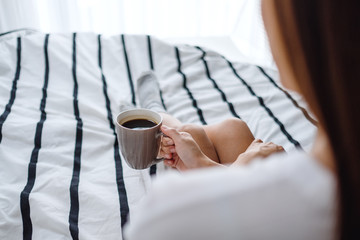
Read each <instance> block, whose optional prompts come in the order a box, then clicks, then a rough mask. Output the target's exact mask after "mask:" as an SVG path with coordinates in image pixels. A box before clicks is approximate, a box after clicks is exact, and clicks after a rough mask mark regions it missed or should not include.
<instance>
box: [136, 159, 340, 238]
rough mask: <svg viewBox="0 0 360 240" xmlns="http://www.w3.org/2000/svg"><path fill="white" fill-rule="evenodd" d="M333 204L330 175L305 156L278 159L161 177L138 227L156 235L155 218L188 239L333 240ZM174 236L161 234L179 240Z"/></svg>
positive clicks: (164, 226)
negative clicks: (147, 225)
mask: <svg viewBox="0 0 360 240" xmlns="http://www.w3.org/2000/svg"><path fill="white" fill-rule="evenodd" d="M334 199H335V180H334V177H333V176H332V175H331V173H330V172H328V171H327V170H326V169H324V168H323V167H322V166H321V165H319V164H318V163H317V162H316V161H315V160H313V159H311V157H310V156H308V155H307V154H305V153H294V154H280V155H275V156H273V157H270V158H269V159H266V160H257V161H255V162H254V163H252V164H251V165H249V166H246V167H239V168H229V169H225V170H224V169H215V168H214V169H206V170H198V171H192V172H189V173H186V174H181V175H179V174H171V175H169V176H164V177H162V178H159V179H158V180H157V181H156V182H155V184H154V187H153V191H152V193H151V194H150V195H149V197H148V198H147V199H146V200H145V202H144V204H143V205H142V207H141V208H142V209H143V211H145V212H147V213H146V215H147V216H150V217H149V218H148V217H144V216H143V217H142V219H141V220H140V222H143V223H144V225H146V224H145V222H146V221H150V222H152V224H151V226H152V229H149V231H150V232H152V233H155V232H154V231H155V230H154V229H156V227H155V228H154V219H156V220H157V221H156V224H155V225H158V224H159V227H161V228H166V226H167V227H170V228H171V226H172V225H179V224H181V228H182V229H186V233H185V232H182V233H181V234H180V233H179V232H178V234H180V236H181V238H184V237H186V238H187V239H195V238H197V239H219V237H220V238H221V239H239V236H243V237H244V239H248V238H255V239H262V238H267V239H269V238H270V239H284V238H285V237H289V238H291V239H329V235H326V236H324V233H326V232H331V229H332V228H333V225H334V219H335V217H334V216H335V200H334ZM144 209H146V210H144ZM136 221H137V220H135V222H136ZM136 224H139V222H137V223H136ZM130 229H131V228H130ZM175 232H177V231H176V230H175V231H173V230H171V231H169V232H167V230H162V231H161V234H165V235H166V236H167V237H168V238H167V239H177V237H176V236H175V235H176V234H175ZM155 234H157V233H155ZM168 234H170V235H168ZM173 234H175V235H173ZM189 234H190V235H189ZM269 236H270V237H269ZM330 236H331V235H330ZM156 237H157V238H158V239H162V238H159V237H161V235H157V236H156ZM324 237H327V238H324ZM179 239H180V238H179Z"/></svg>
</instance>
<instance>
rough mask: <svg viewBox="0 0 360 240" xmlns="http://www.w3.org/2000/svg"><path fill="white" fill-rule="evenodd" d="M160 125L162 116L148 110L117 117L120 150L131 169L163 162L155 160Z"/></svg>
mask: <svg viewBox="0 0 360 240" xmlns="http://www.w3.org/2000/svg"><path fill="white" fill-rule="evenodd" d="M147 121H150V122H152V123H148V122H147ZM137 124H138V125H137ZM161 124H162V116H161V115H160V114H158V113H157V112H154V111H151V110H148V109H132V110H128V111H124V112H121V113H120V114H119V115H118V116H117V118H116V130H117V137H118V140H119V146H120V150H121V153H122V155H123V157H124V158H125V161H126V162H127V164H128V165H129V166H130V167H131V168H134V169H145V168H148V167H150V166H151V165H153V164H156V163H158V162H160V161H161V160H163V158H157V155H158V153H159V148H160V141H161V137H162V132H161V131H160V126H161Z"/></svg>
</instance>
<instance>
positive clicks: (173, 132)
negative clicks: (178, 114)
mask: <svg viewBox="0 0 360 240" xmlns="http://www.w3.org/2000/svg"><path fill="white" fill-rule="evenodd" d="M161 131H162V132H163V133H164V134H165V135H167V136H168V137H170V138H171V139H173V140H174V141H176V139H178V137H179V136H180V134H179V132H178V131H177V130H176V129H174V128H169V127H168V126H166V125H162V126H161Z"/></svg>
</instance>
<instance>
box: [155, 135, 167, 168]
mask: <svg viewBox="0 0 360 240" xmlns="http://www.w3.org/2000/svg"><path fill="white" fill-rule="evenodd" d="M159 136H161V138H163V137H167V135H166V134H164V133H163V132H162V131H159V133H158V134H157V135H156V137H159ZM159 150H160V148H159ZM164 160H165V158H163V157H162V158H155V161H156V162H161V161H164Z"/></svg>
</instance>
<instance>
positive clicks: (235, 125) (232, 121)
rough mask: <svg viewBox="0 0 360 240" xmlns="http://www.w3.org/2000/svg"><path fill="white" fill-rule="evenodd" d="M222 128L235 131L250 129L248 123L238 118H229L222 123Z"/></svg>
mask: <svg viewBox="0 0 360 240" xmlns="http://www.w3.org/2000/svg"><path fill="white" fill-rule="evenodd" d="M221 125H222V127H224V128H229V129H233V130H242V129H249V127H248V125H247V124H246V122H244V121H243V120H241V119H238V118H229V119H226V120H224V121H223V122H221Z"/></svg>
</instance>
